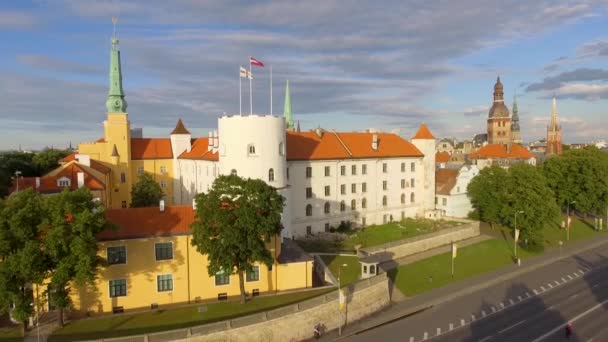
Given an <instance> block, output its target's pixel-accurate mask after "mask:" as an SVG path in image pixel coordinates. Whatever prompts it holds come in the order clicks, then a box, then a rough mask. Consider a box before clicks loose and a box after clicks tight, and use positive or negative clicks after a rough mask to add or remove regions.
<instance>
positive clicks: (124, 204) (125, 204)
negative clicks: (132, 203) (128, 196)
mask: <svg viewBox="0 0 608 342" xmlns="http://www.w3.org/2000/svg"><path fill="white" fill-rule="evenodd" d="M120 207H121V208H123V209H125V208H126V207H127V201H122V202H120Z"/></svg>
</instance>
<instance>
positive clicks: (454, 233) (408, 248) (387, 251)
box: [362, 221, 479, 262]
mask: <svg viewBox="0 0 608 342" xmlns="http://www.w3.org/2000/svg"><path fill="white" fill-rule="evenodd" d="M478 235H479V222H471V221H469V223H466V224H463V225H460V226H456V227H453V228H448V229H443V230H440V231H438V232H435V233H431V234H426V235H422V236H417V237H413V238H411V239H405V240H400V241H395V242H390V243H387V244H384V245H380V246H376V247H372V248H365V249H362V251H363V252H366V253H367V254H376V253H382V255H383V256H384V258H383V260H382V261H381V262H384V261H388V260H391V259H398V258H402V257H405V256H408V255H412V254H416V253H420V252H424V251H426V250H429V249H431V248H436V247H440V246H443V245H447V244H450V243H452V242H455V241H460V240H464V239H469V238H472V237H475V236H478Z"/></svg>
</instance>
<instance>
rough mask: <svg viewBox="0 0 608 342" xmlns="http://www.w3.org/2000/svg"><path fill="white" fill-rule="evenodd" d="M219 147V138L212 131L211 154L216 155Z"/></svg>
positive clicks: (215, 132)
mask: <svg viewBox="0 0 608 342" xmlns="http://www.w3.org/2000/svg"><path fill="white" fill-rule="evenodd" d="M219 147H220V137H219V136H218V134H217V130H214V131H213V153H217V150H218V148H219Z"/></svg>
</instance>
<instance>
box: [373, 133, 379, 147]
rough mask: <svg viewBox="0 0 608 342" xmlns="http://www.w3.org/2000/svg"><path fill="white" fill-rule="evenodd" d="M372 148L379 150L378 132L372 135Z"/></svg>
mask: <svg viewBox="0 0 608 342" xmlns="http://www.w3.org/2000/svg"><path fill="white" fill-rule="evenodd" d="M372 150H374V151H378V134H376V133H374V134H373V135H372Z"/></svg>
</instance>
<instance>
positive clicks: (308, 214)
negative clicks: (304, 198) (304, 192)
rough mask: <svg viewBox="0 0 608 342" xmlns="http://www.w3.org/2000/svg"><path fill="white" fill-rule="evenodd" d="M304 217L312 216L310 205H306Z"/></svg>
mask: <svg viewBox="0 0 608 342" xmlns="http://www.w3.org/2000/svg"><path fill="white" fill-rule="evenodd" d="M306 216H312V205H310V204H307V205H306Z"/></svg>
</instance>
